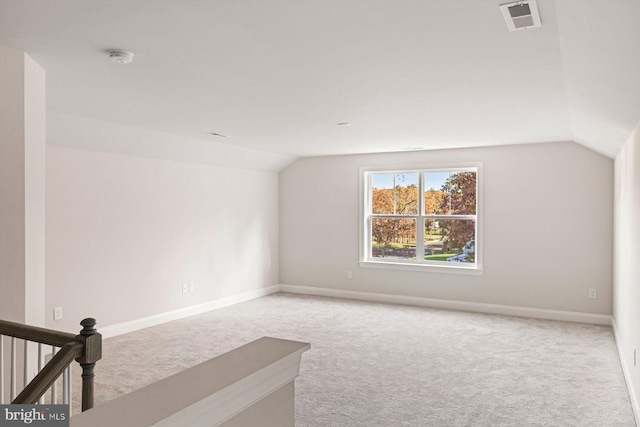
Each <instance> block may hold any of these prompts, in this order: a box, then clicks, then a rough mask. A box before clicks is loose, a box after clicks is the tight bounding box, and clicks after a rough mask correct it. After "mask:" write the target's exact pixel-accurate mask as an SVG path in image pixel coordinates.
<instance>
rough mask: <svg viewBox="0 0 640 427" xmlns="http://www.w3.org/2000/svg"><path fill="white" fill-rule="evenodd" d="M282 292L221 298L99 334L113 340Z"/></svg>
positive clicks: (276, 288)
mask: <svg viewBox="0 0 640 427" xmlns="http://www.w3.org/2000/svg"><path fill="white" fill-rule="evenodd" d="M279 290H280V286H279V285H273V286H269V287H267V288H260V289H256V290H254V291H249V292H244V293H241V294H238V295H231V296H228V297H224V298H220V299H217V300H213V301H209V302H205V303H203V304H198V305H193V306H191V307H185V308H181V309H178V310H173V311H167V312H166V313H160V314H154V315H153V316H148V317H143V318H141V319H135V320H131V321H128V322H122V323H116V324H115V325H110V326H105V327H104V328H100V329H98V332H100V333H101V334H102V337H103V338H111V337H115V336H118V335H122V334H127V333H129V332H134V331H138V330H140V329H144V328H148V327H151V326H156V325H160V324H162V323H166V322H171V321H172V320H178V319H182V318H185V317H189V316H194V315H196V314H201V313H205V312H207V311H211V310H215V309H218V308H223V307H228V306H230V305H234V304H238V303H241V302H245V301H250V300H252V299H256V298H260V297H263V296H266V295H270V294H274V293H276V292H278V291H279Z"/></svg>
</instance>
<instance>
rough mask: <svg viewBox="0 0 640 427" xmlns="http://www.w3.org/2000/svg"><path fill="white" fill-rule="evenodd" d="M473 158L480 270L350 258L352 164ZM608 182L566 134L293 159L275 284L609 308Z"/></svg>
mask: <svg viewBox="0 0 640 427" xmlns="http://www.w3.org/2000/svg"><path fill="white" fill-rule="evenodd" d="M478 161H480V162H483V165H484V237H485V239H484V268H485V270H484V274H483V275H482V276H469V275H458V274H442V273H426V272H415V271H401V270H387V269H374V268H364V267H359V265H358V262H357V261H358V219H359V218H358V215H359V214H358V205H359V200H358V181H359V179H358V178H359V168H360V167H362V166H376V165H392V166H397V165H401V164H410V165H426V166H428V165H429V164H432V163H452V162H478ZM612 189H613V161H612V160H611V159H609V158H607V157H604V156H602V155H600V154H597V153H595V152H593V151H590V150H588V149H586V148H584V147H581V146H579V145H577V144H574V143H555V144H531V145H518V146H506V147H504V146H503V147H488V148H472V149H459V150H439V151H430V152H406V153H394V154H371V155H353V156H336V157H318V158H303V159H299V160H297V161H296V162H294V163H293V164H291V165H290V166H289V167H288V168H286V169H285V170H284V171H283V172H281V174H280V282H281V283H283V284H288V285H303V286H314V287H325V288H333V289H340V290H347V291H362V292H375V293H387V294H397V295H407V296H416V297H425V298H439V299H448V300H460V301H471V302H481V303H493V304H504V305H513V306H523V307H535V308H543V309H554V310H566V311H575V312H584V313H594V314H605V315H606V314H610V313H611V293H612V289H611V286H612V285H611V282H612V279H611V277H612V232H613V212H612V206H613V192H612ZM347 270H352V271H353V280H347V276H346V272H347ZM589 288H596V289H597V290H598V299H596V300H592V299H589V298H588V289H589Z"/></svg>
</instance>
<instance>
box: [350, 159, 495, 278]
mask: <svg viewBox="0 0 640 427" xmlns="http://www.w3.org/2000/svg"><path fill="white" fill-rule="evenodd" d="M479 170H480V165H474V166H465V167H446V168H437V169H436V168H429V169H427V168H421V169H394V170H373V169H363V170H362V182H363V183H362V186H363V197H362V199H363V200H362V208H363V209H362V210H363V215H362V216H361V218H362V227H361V230H362V233H361V234H362V238H361V243H360V247H361V256H360V261H361V263H364V264H369V265H367V266H381V265H382V266H390V267H397V268H402V267H406V266H412V267H418V268H420V269H422V268H425V267H427V268H428V267H435V268H436V269H438V270H442V267H445V268H446V267H449V268H453V269H454V270H460V269H465V270H479V269H480V268H481V265H482V264H481V262H480V261H481V253H480V252H481V251H480V247H481V246H480V243H481V242H480V233H479V230H480V227H479V224H480V215H479V199H480V197H479V196H480V193H479V191H480V186H479V182H480V173H479Z"/></svg>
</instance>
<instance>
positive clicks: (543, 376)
mask: <svg viewBox="0 0 640 427" xmlns="http://www.w3.org/2000/svg"><path fill="white" fill-rule="evenodd" d="M262 336H272V337H276V338H284V339H292V340H297V341H305V342H310V343H311V350H309V351H308V352H306V353H305V354H304V355H303V357H302V367H301V373H300V377H299V378H298V379H297V380H296V417H297V425H299V426H323V427H325V426H341V427H342V426H367V427H371V426H598V427H602V426H635V423H634V419H633V413H632V409H631V404H630V401H629V396H628V393H627V389H626V385H625V382H624V378H623V376H622V372H621V367H620V363H619V360H618V356H617V352H616V348H615V342H614V339H613V335H612V333H611V329H610V328H608V327H603V326H594V325H583V324H577V323H567V322H555V321H545V320H534V319H523V318H514V317H506V316H496V315H483V314H473V313H462V312H453V311H444V310H435V309H426V308H419V307H408V306H401V305H387V304H377V303H366V302H357V301H349V300H341V299H333V298H322V297H310V296H301V295H293V294H284V293H281V294H275V295H271V296H268V297H265V298H260V299H257V300H253V301H250V302H246V303H243V304H238V305H235V306H232V307H228V308H224V309H220V310H216V311H213V312H210V313H206V314H202V315H198V316H194V317H191V318H187V319H183V320H179V321H175V322H171V323H166V324H163V325H160V326H157V327H153V328H148V329H145V330H141V331H138V332H134V333H131V334H127V335H122V336H119V337H115V338H112V339H108V340H105V342H104V359H103V360H102V361H100V362H99V364H98V366H97V368H96V402H97V404H100V403H101V402H104V401H106V400H110V399H113V398H115V397H118V396H120V395H122V394H125V393H127V392H130V391H132V390H135V389H138V388H140V387H142V386H144V385H146V384H149V383H151V382H154V381H156V380H159V379H161V378H164V377H166V376H168V375H171V374H173V373H176V372H178V371H181V370H183V369H186V368H188V367H190V366H193V365H195V364H198V363H200V362H203V361H205V360H207V359H209V358H211V357H214V356H217V355H219V354H221V353H224V352H226V351H229V350H231V349H233V348H235V347H238V346H240V345H243V344H245V343H247V342H250V341H252V340H255V339H257V338H260V337H262ZM77 389H78V387H76V390H77ZM176 392H179V391H176Z"/></svg>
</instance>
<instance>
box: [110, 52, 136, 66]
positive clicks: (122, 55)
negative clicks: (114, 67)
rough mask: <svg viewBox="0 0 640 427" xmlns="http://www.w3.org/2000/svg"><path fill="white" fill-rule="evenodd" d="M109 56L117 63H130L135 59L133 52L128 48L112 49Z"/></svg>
mask: <svg viewBox="0 0 640 427" xmlns="http://www.w3.org/2000/svg"><path fill="white" fill-rule="evenodd" d="M107 53H108V54H109V58H111V60H112V61H113V62H115V63H117V64H128V63H129V62H131V61H133V52H129V51H128V50H122V49H111V50H108V51H107Z"/></svg>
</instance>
